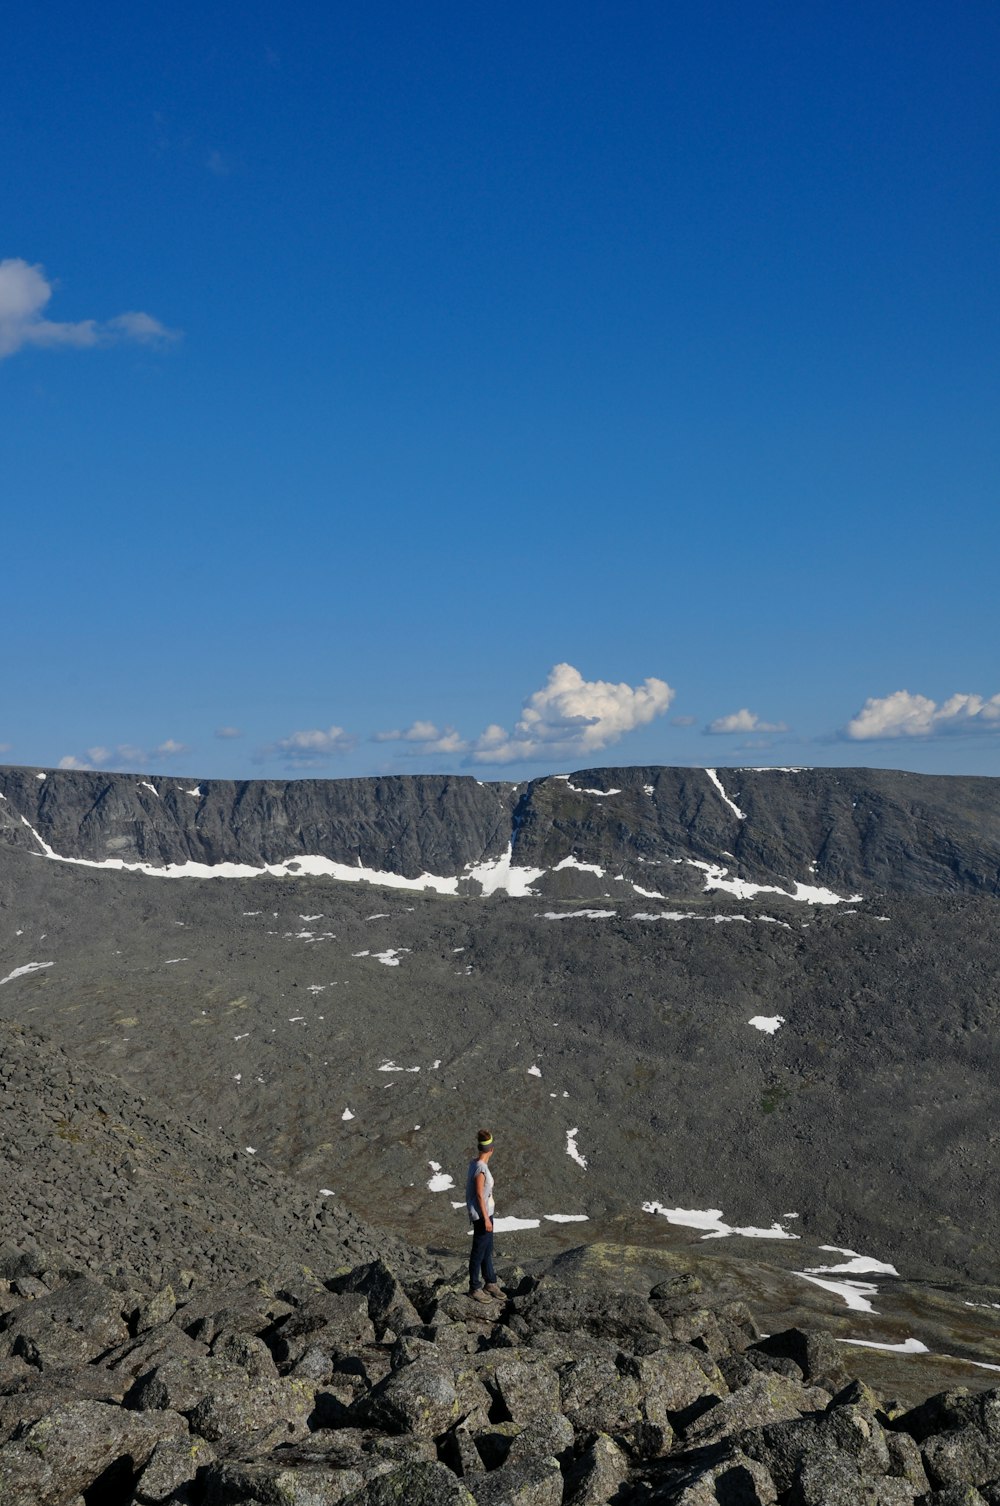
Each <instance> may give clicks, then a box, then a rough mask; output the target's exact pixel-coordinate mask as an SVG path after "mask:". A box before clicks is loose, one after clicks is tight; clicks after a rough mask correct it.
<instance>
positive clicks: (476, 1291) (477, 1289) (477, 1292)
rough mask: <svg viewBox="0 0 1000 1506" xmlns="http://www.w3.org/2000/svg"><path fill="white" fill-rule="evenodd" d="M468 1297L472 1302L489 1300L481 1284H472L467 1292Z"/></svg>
mask: <svg viewBox="0 0 1000 1506" xmlns="http://www.w3.org/2000/svg"><path fill="white" fill-rule="evenodd" d="M469 1297H470V1298H471V1300H472V1301H473V1302H488V1301H489V1300H490V1299H489V1297H487V1295H486V1293H485V1292H484V1291H483V1289H482V1287H481V1286H474V1287H473V1288H472V1291H471V1292H470V1293H469Z"/></svg>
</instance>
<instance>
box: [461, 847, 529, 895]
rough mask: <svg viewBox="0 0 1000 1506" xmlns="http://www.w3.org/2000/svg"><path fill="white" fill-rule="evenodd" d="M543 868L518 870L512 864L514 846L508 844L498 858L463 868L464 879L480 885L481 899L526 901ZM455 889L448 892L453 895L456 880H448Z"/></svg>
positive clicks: (470, 864)
mask: <svg viewBox="0 0 1000 1506" xmlns="http://www.w3.org/2000/svg"><path fill="white" fill-rule="evenodd" d="M544 873H545V869H544V868H520V867H517V866H515V864H514V846H513V843H510V844H509V845H508V847H507V851H506V852H505V853H504V854H503V855H502V856H501V857H499V858H489V859H487V860H486V861H485V862H482V863H469V864H467V865H466V868H465V876H466V878H470V879H475V880H476V881H477V882H478V883H479V884H481V885H482V890H483V897H484V898H485V897H486V896H487V895H490V894H499V893H503V894H509V895H510V896H511V897H512V898H514V899H526V898H528V897H529V896H530V895H532V894H533V893H534V890H533V889H532V888H531V885H532V884H533V883H534V882H535V880H536V879H540V878H542V877H543V875H544ZM450 882H451V883H453V884H454V885H455V886H456V887H455V889H451V890H449V893H452V894H454V893H455V892H456V890H457V886H458V879H452V880H450Z"/></svg>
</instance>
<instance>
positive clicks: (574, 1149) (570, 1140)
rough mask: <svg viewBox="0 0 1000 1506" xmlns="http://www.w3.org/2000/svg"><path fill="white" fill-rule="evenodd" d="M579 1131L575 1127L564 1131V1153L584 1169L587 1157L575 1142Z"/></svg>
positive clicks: (585, 1168)
mask: <svg viewBox="0 0 1000 1506" xmlns="http://www.w3.org/2000/svg"><path fill="white" fill-rule="evenodd" d="M564 1096H565V1095H564ZM579 1133H580V1131H579V1129H576V1128H574V1129H571V1130H567V1131H566V1154H567V1155H568V1156H569V1157H570V1158H571V1160H573V1161H575V1162H576V1164H577V1166H582V1167H583V1169H584V1171H586V1170H587V1158H586V1156H582V1155H581V1154H580V1147H579V1146H578V1145H577V1143H576V1137H577V1135H578V1134H579Z"/></svg>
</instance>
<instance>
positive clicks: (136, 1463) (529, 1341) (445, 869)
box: [0, 769, 1000, 1506]
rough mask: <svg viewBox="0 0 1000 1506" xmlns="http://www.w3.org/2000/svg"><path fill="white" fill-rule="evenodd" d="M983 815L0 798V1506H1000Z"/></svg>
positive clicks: (820, 795) (118, 795)
mask: <svg viewBox="0 0 1000 1506" xmlns="http://www.w3.org/2000/svg"><path fill="white" fill-rule="evenodd" d="M998 788H1000V786H998V782H997V781H993V780H983V779H979V780H972V779H956V780H946V779H923V778H919V777H917V776H911V775H904V774H893V773H881V772H873V771H865V770H721V771H714V770H697V769H692V770H676V769H674V770H671V769H614V770H588V771H582V772H579V773H576V774H572V775H569V776H561V777H558V778H556V777H552V778H548V779H542V780H537V781H533V782H532V783H531V784H529V785H526V786H515V785H508V784H490V785H487V784H481V783H480V782H479V781H477V780H474V779H439V780H435V779H431V778H421V779H411V780H404V779H396V780H371V781H327V782H323V781H301V782H295V783H291V784H276V783H265V782H251V783H247V784H242V785H235V784H229V783H226V782H223V781H208V782H200V783H199V782H195V781H194V780H191V781H187V780H184V781H178V780H176V779H171V780H168V779H165V778H162V777H160V776H150V777H148V778H147V777H145V776H143V777H141V778H140V777H139V776H134V775H100V774H89V773H88V774H82V773H71V772H57V771H45V770H28V769H13V770H11V769H7V770H0V1171H2V1192H0V1506H36V1503H40V1506H140V1503H141V1506H158V1503H164V1506H167V1503H172V1506H241V1503H246V1506H327V1503H334V1502H342V1501H343V1502H351V1503H356V1506H362V1503H364V1506H382V1503H385V1506H390V1503H393V1506H408V1503H413V1506H436V1503H438V1502H441V1503H446V1502H456V1503H459V1502H460V1503H470V1502H472V1503H479V1506H508V1503H510V1506H548V1503H553V1506H555V1503H563V1502H565V1503H567V1506H604V1503H608V1506H610V1503H618V1506H627V1503H630V1502H641V1503H645V1502H663V1503H667V1506H669V1503H683V1506H712V1503H717V1506H848V1503H850V1506H853V1503H870V1506H896V1503H910V1502H920V1503H928V1506H930V1503H934V1506H979V1503H981V1502H986V1503H988V1506H991V1503H998V1506H1000V1390H993V1389H991V1387H992V1385H993V1382H994V1380H997V1379H1000V1374H997V1372H998V1370H1000V1346H998V1345H997V1342H996V1339H997V1324H996V1318H997V1314H998V1312H1000V1290H998V1289H997V1285H996V1284H995V1283H996V1282H997V1262H996V1253H995V1252H996V1249H997V1244H998V1240H1000V1213H998V1210H997V1206H996V1203H995V1200H994V1199H993V1198H991V1197H990V1195H989V1187H990V1185H991V1178H990V1173H991V1168H992V1159H993V1148H994V1142H995V1140H996V1134H995V1130H994V1126H995V1083H996V1080H997V1076H998V1074H1000V1017H998V1011H1000V957H998V952H997V947H996V939H995V938H996V934H997V930H996V918H997V897H998V893H1000V800H998V794H997V792H998ZM481 1120H486V1121H487V1122H491V1123H492V1124H493V1125H494V1127H495V1129H496V1130H497V1131H498V1147H499V1148H498V1155H497V1171H498V1185H499V1189H500V1196H501V1212H502V1213H503V1214H504V1215H506V1216H507V1217H506V1219H505V1222H504V1231H503V1233H502V1234H498V1251H499V1261H498V1264H499V1273H500V1280H501V1285H502V1287H503V1295H502V1297H501V1298H499V1299H497V1300H496V1301H493V1302H491V1303H489V1304H480V1303H475V1302H472V1301H471V1300H470V1299H469V1297H468V1295H467V1293H466V1274H465V1261H466V1257H467V1250H468V1239H467V1227H466V1223H465V1218H464V1215H463V1213H462V1212H461V1192H462V1187H461V1183H462V1180H463V1177H464V1167H465V1162H466V1159H467V1153H468V1140H469V1138H470V1134H471V1132H472V1131H473V1130H474V1128H475V1126H476V1124H477V1123H478V1122H480V1121H481ZM456 1204H458V1207H456ZM723 1209H724V1210H725V1216H723ZM706 1240H708V1241H710V1243H709V1244H707V1245H706V1244H705V1241H706ZM859 1252H861V1253H859ZM893 1262H895V1264H893ZM762 1330H763V1331H762ZM931 1393H933V1394H931ZM928 1395H930V1399H929V1400H928V1399H926V1398H927V1397H928Z"/></svg>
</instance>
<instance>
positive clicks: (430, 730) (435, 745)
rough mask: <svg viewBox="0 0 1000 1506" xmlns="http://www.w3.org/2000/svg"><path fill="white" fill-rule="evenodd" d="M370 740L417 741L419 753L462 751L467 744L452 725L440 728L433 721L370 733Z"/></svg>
mask: <svg viewBox="0 0 1000 1506" xmlns="http://www.w3.org/2000/svg"><path fill="white" fill-rule="evenodd" d="M372 742H373V743H397V742H402V743H417V744H419V749H418V751H419V752H420V753H421V754H429V753H464V752H466V750H467V749H468V746H469V745H468V743H467V742H466V741H465V739H464V738H463V737H462V736H461V734H460V733H458V732H456V731H455V728H454V727H444V728H440V727H437V726H436V725H435V724H434V722H420V721H417V722H413V723H412V724H411V725H410V726H409V727H406V728H405V729H404V730H402V731H400V730H399V729H398V728H396V729H394V730H393V731H391V732H375V733H373V734H372Z"/></svg>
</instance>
